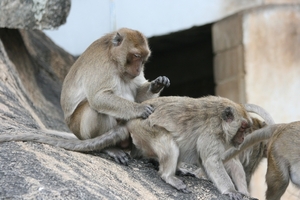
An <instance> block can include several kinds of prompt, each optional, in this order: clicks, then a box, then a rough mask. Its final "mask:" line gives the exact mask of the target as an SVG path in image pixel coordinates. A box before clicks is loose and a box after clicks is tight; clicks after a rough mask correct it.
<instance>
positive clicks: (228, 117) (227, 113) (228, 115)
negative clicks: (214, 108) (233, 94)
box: [222, 107, 234, 122]
mask: <svg viewBox="0 0 300 200" xmlns="http://www.w3.org/2000/svg"><path fill="white" fill-rule="evenodd" d="M222 119H223V120H224V121H226V122H232V121H233V120H234V115H233V109H232V108H231V107H227V108H225V110H224V111H223V112H222Z"/></svg>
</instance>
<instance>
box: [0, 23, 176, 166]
mask: <svg viewBox="0 0 300 200" xmlns="http://www.w3.org/2000/svg"><path fill="white" fill-rule="evenodd" d="M150 53H151V52H150V49H149V46H148V42H147V39H146V38H145V36H144V35H142V34H141V33H140V32H138V31H136V30H131V29H126V28H122V29H120V30H118V31H116V32H112V33H109V34H107V35H105V36H103V37H101V38H100V39H98V40H96V41H95V42H93V43H92V44H91V45H90V46H89V47H88V48H87V49H86V51H85V52H84V53H83V54H82V55H81V56H80V57H79V58H78V59H77V60H76V62H75V63H74V64H73V66H72V67H71V69H70V71H69V72H68V74H67V76H66V77H65V80H64V82H63V86H62V92H61V107H62V109H63V112H64V118H65V122H66V124H67V125H68V127H69V128H70V130H71V132H72V133H74V135H76V137H77V138H78V139H80V140H82V141H79V140H78V139H74V140H63V139H58V138H53V137H46V136H44V135H33V134H28V135H27V134H26V135H25V134H23V135H18V136H9V135H1V136H0V141H13V140H22V141H28V140H35V141H37V142H41V143H46V144H51V145H54V146H59V147H62V148H65V149H69V150H75V151H91V150H102V149H104V148H106V147H108V148H106V149H104V151H105V152H106V153H107V154H109V155H110V156H111V157H113V158H114V159H115V160H116V161H117V162H121V163H124V164H126V163H127V161H128V158H127V154H125V153H124V152H123V151H122V150H121V149H120V148H119V146H121V147H126V146H128V144H129V141H127V139H128V138H129V133H128V131H127V129H126V127H125V125H126V121H127V120H130V119H133V118H139V117H140V118H147V117H148V116H149V115H150V114H151V113H152V112H153V108H152V107H151V106H150V105H149V104H140V102H142V101H144V100H146V99H150V98H154V97H158V96H159V93H160V92H161V90H162V89H163V88H164V87H165V86H166V87H168V86H169V85H170V81H169V79H168V78H167V77H164V76H160V77H158V78H156V79H155V80H154V81H152V82H148V81H147V80H146V79H145V77H144V73H143V69H144V64H145V62H146V61H147V60H148V57H149V56H150ZM52 132H53V134H56V133H54V131H52ZM52 132H51V131H48V133H52ZM96 137H97V138H96ZM92 138H96V139H94V140H93V139H92Z"/></svg>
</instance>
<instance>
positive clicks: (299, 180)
mask: <svg viewBox="0 0 300 200" xmlns="http://www.w3.org/2000/svg"><path fill="white" fill-rule="evenodd" d="M299 169H300V162H297V163H293V164H292V166H291V169H290V177H291V181H292V183H294V184H295V185H297V186H298V187H300V171H299Z"/></svg>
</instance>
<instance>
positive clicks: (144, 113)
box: [139, 104, 154, 119]
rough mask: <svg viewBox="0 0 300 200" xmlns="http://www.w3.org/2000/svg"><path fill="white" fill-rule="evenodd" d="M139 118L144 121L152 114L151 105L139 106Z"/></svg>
mask: <svg viewBox="0 0 300 200" xmlns="http://www.w3.org/2000/svg"><path fill="white" fill-rule="evenodd" d="M139 112H140V113H141V114H140V117H142V118H143V119H146V118H148V117H149V115H151V114H152V113H153V112H154V108H153V107H152V106H151V105H143V104H141V105H140V106H139Z"/></svg>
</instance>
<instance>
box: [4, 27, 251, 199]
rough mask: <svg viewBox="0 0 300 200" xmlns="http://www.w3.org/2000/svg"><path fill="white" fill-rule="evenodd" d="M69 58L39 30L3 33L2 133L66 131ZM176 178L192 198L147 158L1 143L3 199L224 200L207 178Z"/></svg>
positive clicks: (42, 145)
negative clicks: (122, 161)
mask: <svg viewBox="0 0 300 200" xmlns="http://www.w3.org/2000/svg"><path fill="white" fill-rule="evenodd" d="M74 61H75V58H74V57H73V56H71V55H69V54H68V53H67V52H65V51H64V50H63V49H61V48H59V47H57V46H56V45H55V44H54V43H53V42H52V41H51V40H49V39H48V38H47V37H46V36H45V35H44V34H43V33H42V32H40V31H37V30H36V31H32V30H31V31H26V30H16V29H14V30H12V29H0V134H23V133H35V134H45V132H44V130H45V129H56V130H62V131H68V129H67V127H66V126H65V124H64V122H63V116H62V111H61V108H60V104H59V96H60V90H61V83H62V81H63V78H64V76H65V75H66V73H67V71H68V69H69V67H70V66H71V65H72V63H73V62H74ZM180 178H182V179H184V181H185V182H186V184H187V186H188V188H189V190H190V191H191V193H190V194H184V193H181V192H178V191H177V190H175V189H174V188H172V187H171V186H169V185H167V184H166V183H165V182H163V181H162V180H161V178H160V177H159V175H158V173H157V170H156V169H155V167H154V166H153V165H152V164H150V163H147V162H145V161H144V160H132V161H131V162H130V163H129V166H122V165H119V164H116V163H115V162H114V161H112V160H111V159H110V158H108V157H107V156H106V155H104V154H101V153H96V152H91V153H88V154H86V153H79V152H71V151H66V150H64V149H61V148H58V147H52V146H49V145H44V144H39V143H34V142H7V143H1V144H0V199H228V197H227V196H224V195H221V194H220V193H219V192H218V191H217V189H216V188H215V187H214V186H213V184H212V183H211V182H210V181H208V180H200V179H196V178H194V177H180ZM244 199H247V198H246V197H245V198H244Z"/></svg>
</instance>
